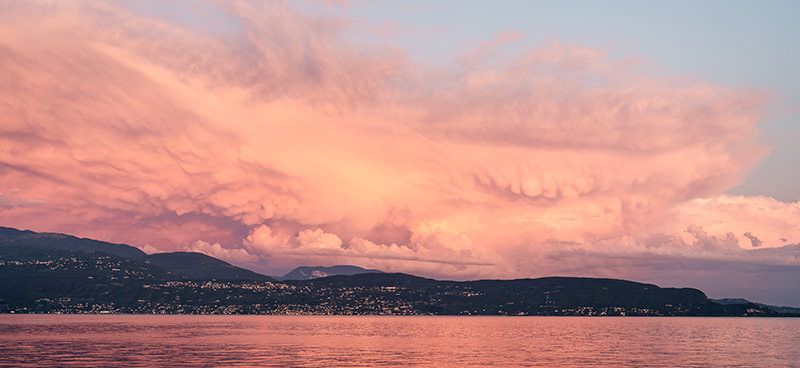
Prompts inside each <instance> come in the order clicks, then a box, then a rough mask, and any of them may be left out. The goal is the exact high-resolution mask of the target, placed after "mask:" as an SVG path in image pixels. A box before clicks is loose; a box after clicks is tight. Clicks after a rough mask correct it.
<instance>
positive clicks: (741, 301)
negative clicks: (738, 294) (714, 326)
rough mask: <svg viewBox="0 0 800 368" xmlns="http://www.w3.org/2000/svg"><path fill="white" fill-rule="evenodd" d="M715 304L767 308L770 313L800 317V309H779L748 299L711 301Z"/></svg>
mask: <svg viewBox="0 0 800 368" xmlns="http://www.w3.org/2000/svg"><path fill="white" fill-rule="evenodd" d="M711 300H712V301H713V302H715V303H717V304H722V305H739V306H745V307H748V306H755V307H757V308H766V309H769V310H770V311H773V312H775V313H784V314H798V315H800V308H796V307H779V306H774V305H767V304H762V303H754V302H751V301H749V300H747V299H743V298H723V299H711Z"/></svg>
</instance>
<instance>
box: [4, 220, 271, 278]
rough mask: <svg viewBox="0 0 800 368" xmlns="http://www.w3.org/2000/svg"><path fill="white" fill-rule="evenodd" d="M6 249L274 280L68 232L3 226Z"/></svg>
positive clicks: (170, 274) (193, 274) (172, 273)
mask: <svg viewBox="0 0 800 368" xmlns="http://www.w3.org/2000/svg"><path fill="white" fill-rule="evenodd" d="M26 249H27V251H26ZM3 250H5V251H6V252H5V253H2V254H4V255H5V256H8V255H12V254H13V255H21V254H27V255H28V256H29V257H34V256H36V257H39V259H40V260H43V261H55V260H56V259H59V258H58V257H63V256H64V253H63V252H68V253H80V254H78V255H76V256H77V257H79V258H81V259H84V258H86V257H89V258H92V257H94V258H99V259H104V258H105V257H106V256H111V257H116V258H119V259H118V261H122V260H126V261H127V263H130V264H136V265H137V267H144V268H147V269H151V268H154V269H158V270H160V272H161V274H162V275H161V276H163V277H167V278H170V279H192V280H253V281H269V280H272V278H270V277H269V276H265V275H261V274H258V273H255V272H253V271H250V270H246V269H244V268H241V267H236V266H233V265H231V264H229V263H227V262H225V261H222V260H219V259H216V258H214V257H211V256H208V255H205V254H202V253H193V252H174V253H156V254H150V255H148V254H147V253H145V252H142V251H141V250H139V249H138V248H136V247H132V246H130V245H127V244H115V243H108V242H104V241H99V240H94V239H85V238H78V237H75V236H72V235H66V234H57V233H36V232H33V231H30V230H18V229H14V228H9V227H0V251H3ZM55 251H62V252H55ZM56 255H58V257H57V256H56ZM95 263H96V262H95ZM156 273H157V272H156Z"/></svg>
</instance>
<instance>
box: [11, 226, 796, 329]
mask: <svg viewBox="0 0 800 368" xmlns="http://www.w3.org/2000/svg"><path fill="white" fill-rule="evenodd" d="M129 248H133V247H130V246H127V245H124V244H111V243H105V242H101V241H96V240H91V239H81V238H76V237H73V236H69V235H62V234H37V233H34V232H30V231H20V230H16V229H10V228H0V280H2V282H0V313H146V314H150V313H171V314H312V315H319V314H336V315H387V314H391V315H566V316H575V315H581V316H585V315H588V316H596V315H600V316H607V315H617V316H621V315H628V316H763V317H769V316H794V317H800V309H797V308H787V307H773V306H767V305H763V304H758V303H751V302H749V301H747V300H743V299H742V300H732V299H731V300H720V301H714V300H711V299H709V298H708V297H706V295H705V294H704V293H703V292H702V291H700V290H697V289H691V288H662V287H659V286H656V285H652V284H644V283H639V282H634V281H627V280H615V279H596V278H580V277H544V278H537V279H516V280H476V281H440V280H434V279H429V278H424V277H418V276H414V275H408V274H402V273H382V272H380V271H376V270H365V269H362V268H359V267H354V266H335V267H330V268H328V267H320V268H316V267H306V268H301V269H300V270H298V272H297V273H298V274H300V275H301V276H303V275H310V277H314V276H315V275H316V276H320V275H322V272H325V274H329V273H333V272H357V273H356V274H352V275H335V276H328V277H319V278H310V279H308V280H283V281H277V280H274V279H272V278H269V277H267V276H264V275H260V274H257V273H254V272H251V271H248V270H245V269H242V268H239V267H235V266H233V265H230V264H228V263H226V262H224V261H221V260H218V259H216V258H213V257H210V256H207V255H204V254H200V253H187V252H176V253H159V254H153V255H146V254H144V253H142V252H140V251H138V250H137V249H135V248H133V249H129ZM314 271H318V272H320V273H314ZM290 274H291V272H290ZM287 276H289V275H287Z"/></svg>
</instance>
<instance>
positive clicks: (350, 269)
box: [280, 265, 383, 280]
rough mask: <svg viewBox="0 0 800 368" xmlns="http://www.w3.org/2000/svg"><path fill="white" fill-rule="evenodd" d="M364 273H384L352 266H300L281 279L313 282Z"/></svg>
mask: <svg viewBox="0 0 800 368" xmlns="http://www.w3.org/2000/svg"><path fill="white" fill-rule="evenodd" d="M362 273H383V271H379V270H371V269H366V268H361V267H358V266H351V265H338V266H330V267H322V266H316V267H311V266H300V267H297V268H295V269H293V270H291V271H289V272H288V273H287V274H285V275H283V276H282V277H280V280H311V279H318V278H321V277H329V276H343V275H358V274H362Z"/></svg>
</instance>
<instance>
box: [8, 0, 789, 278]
mask: <svg viewBox="0 0 800 368" xmlns="http://www.w3.org/2000/svg"><path fill="white" fill-rule="evenodd" d="M209 6H215V5H209ZM216 10H218V11H220V12H223V13H222V14H224V15H225V20H226V22H229V23H230V27H228V30H227V31H226V32H211V31H202V30H197V29H193V28H191V27H187V26H182V25H179V24H172V23H169V22H167V21H165V20H161V19H158V18H154V17H146V16H141V15H138V14H135V13H131V12H129V11H127V10H125V9H122V8H119V7H116V6H114V5H113V4H104V3H91V4H89V3H83V2H76V3H73V2H57V3H53V2H46V1H45V2H36V1H34V2H27V1H26V2H9V3H7V4H6V5H4V7H3V8H2V11H0V70H2V71H3V73H0V190H6V188H19V193H15V196H18V197H19V198H36V199H37V200H40V201H41V203H38V204H37V205H36V206H8V205H2V207H0V221H1V222H2V223H3V224H5V225H9V226H18V227H23V228H32V229H36V230H47V231H63V232H69V233H75V234H79V235H82V236H92V237H96V238H101V239H106V240H111V241H117V242H127V243H132V244H136V245H145V244H150V246H151V247H154V248H153V249H155V248H157V249H163V250H183V249H191V250H196V251H202V252H204V253H208V254H211V255H214V256H219V257H221V258H223V259H227V260H230V261H234V262H248V263H250V264H254V265H255V267H256V268H257V269H259V270H266V271H268V272H271V271H275V272H279V271H281V270H285V269H287V268H289V267H292V266H294V265H297V264H302V263H315V264H330V263H355V264H359V265H364V266H368V267H380V268H383V269H386V270H390V271H404V272H417V273H422V274H425V275H429V276H448V277H457V278H470V277H527V276H537V275H543V274H548V273H579V270H581V269H584V270H585V269H588V268H587V265H589V264H591V262H592V261H591V259H592V257H583V256H581V257H577V256H575V257H570V256H566V255H569V254H603V257H599V258H597V259H602V260H604V262H606V265H608V266H613V265H614V262H615V261H614V259H631V258H634V259H639V258H638V257H640V256H643V255H648V256H650V257H669V259H699V258H702V259H726V260H741V259H744V260H747V259H751V258H752V257H751V258H748V257H749V256H748V254H749V253H746V252H744V253H743V252H742V251H743V249H742V248H749V247H759V248H768V247H777V246H782V245H787V244H792V243H796V242H800V233H799V232H798V231H800V230H798V229H800V209H799V208H800V205H798V203H785V202H780V201H777V200H774V199H771V198H766V197H736V196H728V195H724V194H722V193H724V192H725V190H727V189H728V188H730V187H732V186H733V185H735V184H736V183H737V182H738V181H739V180H740V179H741V177H742V176H743V175H744V174H745V173H746V172H747V171H748V170H749V169H750V168H751V167H752V166H753V165H755V164H756V163H757V162H758V160H759V158H760V157H763V155H764V154H765V153H766V150H765V149H764V148H763V147H761V146H759V145H758V143H757V139H756V138H757V133H758V131H757V123H758V120H759V117H760V115H761V111H760V110H761V105H762V103H763V98H762V97H761V96H760V95H758V94H756V93H753V92H750V91H746V90H734V89H729V88H724V87H719V86H714V85H710V84H707V83H703V82H701V81H686V80H685V79H680V78H670V77H654V76H652V75H649V74H647V73H644V72H640V71H638V70H637V67H636V66H635V65H632V64H631V63H630V62H627V61H618V60H614V59H613V58H611V57H610V56H608V55H606V53H604V52H603V51H602V50H593V49H586V48H581V47H573V46H569V45H559V44H553V45H549V46H543V47H538V48H534V49H531V50H528V51H526V52H523V53H521V54H519V55H516V56H511V57H509V56H506V55H504V56H503V57H497V58H494V59H493V60H492V62H491V63H486V62H484V60H486V59H487V58H489V57H490V56H491V54H492V53H493V52H495V49H496V48H497V47H498V45H502V44H505V43H509V42H515V40H517V39H518V36H517V35H516V34H514V33H508V34H503V35H501V36H499V37H498V38H497V39H495V40H492V41H490V42H488V43H487V44H484V45H478V46H477V47H476V48H475V49H474V50H465V52H464V55H466V56H465V57H463V58H462V59H461V61H460V63H459V64H458V65H457V66H454V67H441V68H438V67H432V66H429V65H422V64H419V63H416V62H414V61H413V59H412V58H410V57H408V56H407V55H405V54H404V53H403V51H402V50H398V49H396V48H390V47H386V48H381V47H377V46H365V45H359V44H355V43H353V42H352V41H348V38H347V37H345V36H344V35H345V32H346V30H347V29H348V26H349V25H350V24H351V21H350V20H349V19H343V18H339V17H333V16H329V15H325V14H324V12H323V14H316V15H308V14H304V13H302V12H299V11H297V10H295V9H293V8H292V7H291V5H287V4H273V3H270V4H265V5H257V4H254V3H250V2H231V3H226V4H224V5H222V6H220V7H219V9H216ZM2 198H5V197H0V200H2V201H5V202H7V200H6V199H2ZM5 202H2V203H5ZM42 219H47V220H46V221H43V220H42ZM746 234H750V236H752V235H753V234H757V235H758V239H759V243H758V244H757V243H756V242H754V241H750V240H751V239H749V238H750V236H748V235H746ZM148 249H149V248H148ZM615 257H617V258H615ZM776 257H777V256H776ZM662 259H663V258H662ZM752 259H754V261H753V262H761V260H760V258H759V259H756V258H752ZM573 271H574V272H573Z"/></svg>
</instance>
